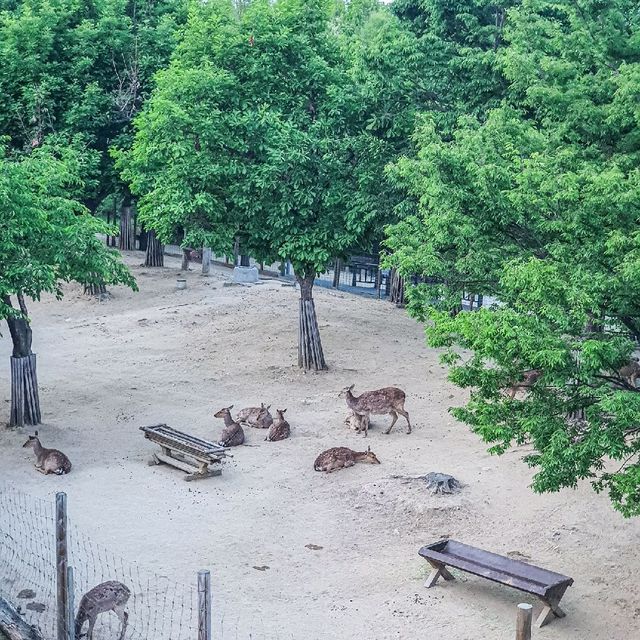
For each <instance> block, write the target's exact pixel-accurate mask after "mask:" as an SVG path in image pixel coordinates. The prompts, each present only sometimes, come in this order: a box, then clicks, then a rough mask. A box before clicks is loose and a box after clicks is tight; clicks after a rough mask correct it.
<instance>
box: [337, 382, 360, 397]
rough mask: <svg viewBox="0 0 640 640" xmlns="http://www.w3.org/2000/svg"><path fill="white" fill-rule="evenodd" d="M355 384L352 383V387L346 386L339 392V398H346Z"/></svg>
mask: <svg viewBox="0 0 640 640" xmlns="http://www.w3.org/2000/svg"><path fill="white" fill-rule="evenodd" d="M355 386H356V385H355V384H352V385H351V386H350V387H345V388H344V389H343V390H342V391H341V392H340V393H339V394H338V397H339V398H346V397H347V395H349V394H350V393H351V391H352V390H353V387H355Z"/></svg>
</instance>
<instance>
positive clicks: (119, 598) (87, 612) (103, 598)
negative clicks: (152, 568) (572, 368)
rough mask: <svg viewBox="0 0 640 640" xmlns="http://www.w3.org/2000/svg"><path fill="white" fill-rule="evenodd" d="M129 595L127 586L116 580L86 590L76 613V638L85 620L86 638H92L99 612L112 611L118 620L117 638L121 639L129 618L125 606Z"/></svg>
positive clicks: (78, 636) (80, 633) (78, 637)
mask: <svg viewBox="0 0 640 640" xmlns="http://www.w3.org/2000/svg"><path fill="white" fill-rule="evenodd" d="M130 597H131V591H129V588H128V587H127V586H125V585H124V584H122V582H117V581H116V580H109V581H108V582H103V583H102V584H99V585H97V586H96V587H93V589H90V590H89V591H87V593H85V594H84V595H83V596H82V600H80V606H79V607H78V613H77V615H76V623H75V638H76V640H80V638H81V637H82V627H83V626H84V623H85V622H86V621H87V620H88V621H89V630H88V631H87V640H93V628H94V626H95V624H96V619H97V618H98V616H99V615H100V614H101V613H108V612H109V611H113V612H114V613H115V614H116V615H117V616H118V619H119V620H120V625H121V626H120V636H119V640H123V639H124V634H125V633H126V631H127V622H128V620H129V614H128V613H127V611H126V609H125V607H126V605H127V602H128V601H129V598H130Z"/></svg>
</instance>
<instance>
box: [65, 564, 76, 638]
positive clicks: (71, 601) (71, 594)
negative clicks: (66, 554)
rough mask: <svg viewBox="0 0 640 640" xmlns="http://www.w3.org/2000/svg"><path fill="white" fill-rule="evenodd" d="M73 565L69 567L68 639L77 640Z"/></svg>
mask: <svg viewBox="0 0 640 640" xmlns="http://www.w3.org/2000/svg"><path fill="white" fill-rule="evenodd" d="M74 594H75V591H74V581H73V567H67V616H68V617H67V639H68V640H76V634H75V620H74V611H75V609H76V607H75V603H74Z"/></svg>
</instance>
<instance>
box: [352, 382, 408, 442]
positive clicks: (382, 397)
mask: <svg viewBox="0 0 640 640" xmlns="http://www.w3.org/2000/svg"><path fill="white" fill-rule="evenodd" d="M353 387H355V385H353V384H352V385H351V386H350V387H346V388H345V389H343V390H342V391H341V392H340V397H343V398H345V399H346V401H347V407H349V409H351V411H353V413H354V415H355V416H356V417H357V418H358V419H359V421H360V424H361V429H358V431H360V430H362V431H364V435H365V437H366V436H367V434H368V432H369V416H371V415H390V416H391V417H392V420H391V424H390V425H389V428H388V429H387V430H386V431H385V432H384V433H385V434H389V433H391V429H393V425H394V424H395V423H396V420H397V419H398V414H400V415H401V416H404V419H405V420H406V421H407V433H411V422H410V421H409V414H408V413H407V412H406V411H405V409H404V402H405V399H406V394H405V392H404V391H403V390H402V389H398V388H397V387H385V388H384V389H377V390H376V391H365V392H364V393H362V394H360V395H359V396H354V395H353V393H352V390H353Z"/></svg>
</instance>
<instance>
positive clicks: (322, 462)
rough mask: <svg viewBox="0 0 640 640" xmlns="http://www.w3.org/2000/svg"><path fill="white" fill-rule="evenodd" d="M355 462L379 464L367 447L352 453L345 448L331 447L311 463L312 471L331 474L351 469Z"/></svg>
mask: <svg viewBox="0 0 640 640" xmlns="http://www.w3.org/2000/svg"><path fill="white" fill-rule="evenodd" d="M356 462H368V463H369V464H380V460H378V458H377V457H376V454H375V453H373V451H371V447H367V450H366V451H353V450H352V449H348V448H347V447H333V448H332V449H327V450H326V451H323V452H322V453H321V454H320V455H319V456H318V457H317V458H316V460H315V462H314V463H313V469H314V471H326V472H327V473H332V472H333V471H338V469H346V468H347V467H353V465H354V464H355V463H356Z"/></svg>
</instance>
